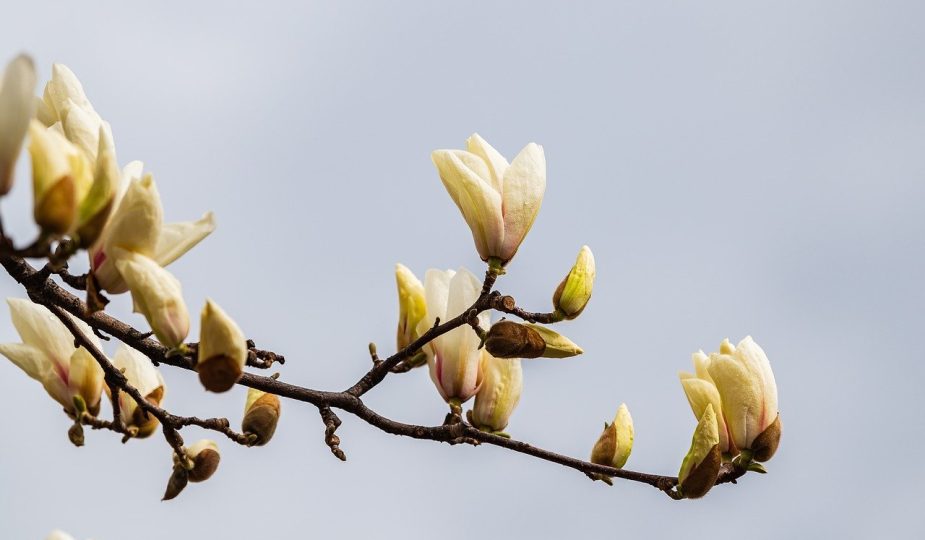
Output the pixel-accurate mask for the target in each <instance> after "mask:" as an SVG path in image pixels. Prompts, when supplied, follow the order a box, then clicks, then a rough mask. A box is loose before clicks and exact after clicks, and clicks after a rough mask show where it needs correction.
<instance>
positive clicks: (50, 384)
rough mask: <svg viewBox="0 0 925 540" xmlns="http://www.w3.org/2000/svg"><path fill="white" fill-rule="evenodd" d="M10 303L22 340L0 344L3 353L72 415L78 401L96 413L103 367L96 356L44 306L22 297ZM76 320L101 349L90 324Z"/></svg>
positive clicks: (92, 341)
mask: <svg viewBox="0 0 925 540" xmlns="http://www.w3.org/2000/svg"><path fill="white" fill-rule="evenodd" d="M7 303H8V304H9V306H10V316H11V318H12V319H13V326H15V327H16V331H17V332H19V335H20V337H21V338H22V341H23V342H22V343H3V344H0V354H3V355H4V356H6V357H7V358H9V359H10V361H12V362H13V363H14V364H16V365H17V366H19V368H20V369H22V370H23V371H25V372H26V374H27V375H29V376H30V377H32V378H33V379H35V380H37V381H39V382H40V383H42V386H44V387H45V391H46V392H48V395H50V396H51V397H52V398H53V399H54V400H55V401H57V402H58V403H60V404H61V406H62V407H64V409H65V410H66V411H67V413H68V414H70V415H71V416H76V414H77V412H78V411H77V404H76V403H75V401H76V402H83V405H84V406H85V407H86V409H87V411H89V412H90V414H92V415H94V416H95V415H96V414H97V413H98V412H99V410H100V396H101V394H102V392H103V369H102V368H101V367H100V366H99V364H98V363H97V362H96V359H94V358H93V356H92V355H91V354H90V352H89V351H87V350H86V349H84V348H83V347H80V348H75V347H74V336H73V335H72V334H71V333H70V331H68V329H67V327H65V326H64V324H63V323H62V322H61V321H60V320H59V319H58V318H57V317H56V316H55V315H54V314H52V313H51V312H50V311H48V309H47V308H45V307H44V306H40V305H38V304H35V303H33V302H31V301H29V300H24V299H20V298H8V299H7ZM68 316H69V315H68ZM74 323H75V324H76V325H77V326H78V327H79V328H80V329H81V331H82V332H83V334H84V336H85V337H86V338H87V339H88V340H90V342H91V343H93V344H94V345H95V346H96V347H97V348H98V349H101V347H100V341H99V339H98V338H97V337H96V336H95V335H94V334H93V331H92V330H90V327H89V326H87V325H86V324H85V323H84V322H83V321H80V320H78V319H74Z"/></svg>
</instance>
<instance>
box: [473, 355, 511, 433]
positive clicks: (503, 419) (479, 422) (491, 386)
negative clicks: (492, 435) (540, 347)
mask: <svg viewBox="0 0 925 540" xmlns="http://www.w3.org/2000/svg"><path fill="white" fill-rule="evenodd" d="M523 386H524V378H523V368H522V367H521V365H520V359H519V358H510V359H508V358H495V357H494V356H492V355H491V354H489V353H488V351H485V350H483V351H482V386H481V388H479V391H478V393H477V394H475V405H473V407H472V414H471V416H470V417H469V421H470V422H471V423H472V425H473V426H475V427H477V428H479V429H481V430H483V431H490V432H499V431H503V430H504V428H506V427H507V424H508V421H509V420H510V418H511V414H512V413H513V412H514V409H515V408H517V404H518V403H520V395H521V393H522V392H523Z"/></svg>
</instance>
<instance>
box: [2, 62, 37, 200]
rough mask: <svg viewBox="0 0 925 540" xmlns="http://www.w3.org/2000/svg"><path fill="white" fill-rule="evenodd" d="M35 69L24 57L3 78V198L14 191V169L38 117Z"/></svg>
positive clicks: (12, 64)
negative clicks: (30, 129) (35, 96)
mask: <svg viewBox="0 0 925 540" xmlns="http://www.w3.org/2000/svg"><path fill="white" fill-rule="evenodd" d="M34 92H35V65H34V64H33V63H32V59H31V58H29V57H28V56H26V55H24V54H20V55H19V56H17V57H16V58H14V59H13V60H11V61H10V63H9V64H7V66H6V69H5V70H4V71H3V73H2V75H0V196H2V195H6V194H7V193H9V191H10V188H12V187H13V169H14V168H15V167H16V161H17V160H18V159H19V152H20V150H22V143H23V139H25V137H26V131H27V130H28V129H29V121H30V120H31V119H32V117H33V116H34V115H35V103H34V100H33V93H34Z"/></svg>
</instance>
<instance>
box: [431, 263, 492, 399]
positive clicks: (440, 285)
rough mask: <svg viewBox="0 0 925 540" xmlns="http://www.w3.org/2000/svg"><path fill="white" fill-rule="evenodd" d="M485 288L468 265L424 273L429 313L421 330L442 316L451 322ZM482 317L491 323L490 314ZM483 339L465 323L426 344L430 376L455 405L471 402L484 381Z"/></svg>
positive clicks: (442, 393)
mask: <svg viewBox="0 0 925 540" xmlns="http://www.w3.org/2000/svg"><path fill="white" fill-rule="evenodd" d="M481 290H482V284H481V283H480V282H479V280H478V279H476V277H475V276H474V275H472V273H471V272H469V271H468V270H466V269H465V268H460V269H459V271H458V272H454V271H452V270H446V271H440V270H428V271H427V273H426V274H425V275H424V296H425V298H426V300H427V316H426V317H424V319H423V320H421V322H420V323H419V325H418V331H419V332H422V333H423V332H424V331H426V330H427V329H428V328H430V327H432V326H433V325H434V321H435V319H436V318H438V317H439V318H440V320H441V321H448V320H450V319H452V318H453V317H456V316H457V315H459V314H461V313H462V312H463V311H465V310H467V309H469V307H470V306H472V304H473V303H474V302H475V301H476V299H478V297H479V294H480V293H481ZM478 320H479V324H480V325H481V326H482V327H485V326H488V323H489V314H488V313H487V312H483V313H481V314H479V316H478ZM479 341H480V340H479V336H477V335H476V334H475V332H473V331H472V329H471V328H469V327H468V326H465V325H464V326H461V327H459V328H454V329H453V330H450V331H449V332H447V333H446V334H443V335H442V336H439V337H437V338H436V339H434V340H433V341H431V342H430V343H428V344H427V345H426V346H425V347H424V351H425V353H426V354H427V364H428V366H429V367H430V377H431V379H433V381H434V384H435V385H436V386H437V391H438V392H440V395H441V396H442V397H443V399H444V400H445V401H446V402H447V403H450V404H451V405H454V404H455V405H459V404H461V403H463V402H465V401H467V400H468V399H469V398H471V397H472V396H474V395H475V393H476V392H478V390H479V386H480V385H481V384H482V377H481V370H480V369H479V364H480V363H481V358H482V356H481V354H482V353H481V351H479Z"/></svg>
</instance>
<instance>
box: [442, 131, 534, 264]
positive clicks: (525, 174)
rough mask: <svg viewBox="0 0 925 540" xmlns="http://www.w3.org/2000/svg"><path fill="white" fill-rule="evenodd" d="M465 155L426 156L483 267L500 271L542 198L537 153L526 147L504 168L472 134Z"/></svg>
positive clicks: (458, 152)
mask: <svg viewBox="0 0 925 540" xmlns="http://www.w3.org/2000/svg"><path fill="white" fill-rule="evenodd" d="M466 148H467V149H466V150H435V151H434V152H433V154H431V159H433V162H434V164H435V165H436V166H437V170H438V171H439V173H440V179H441V180H443V185H444V186H445V187H446V190H447V191H448V192H449V194H450V197H452V198H453V202H455V203H456V206H458V207H459V210H460V211H461V212H462V215H463V217H464V218H465V220H466V223H468V224H469V228H470V229H471V230H472V238H473V239H474V240H475V247H476V249H478V252H479V255H480V256H481V257H482V260H483V261H489V262H492V260H494V262H496V263H497V264H499V265H500V266H504V265H505V264H507V262H508V261H510V260H511V258H512V257H514V254H515V253H517V248H519V247H520V244H521V242H523V240H524V237H525V236H526V235H527V232H528V231H529V230H530V227H532V226H533V221H534V220H535V219H536V215H537V213H538V212H539V211H540V205H541V204H542V202H543V194H544V193H545V192H546V157H545V156H544V154H543V147H542V146H539V145H537V144H535V143H530V144H528V145H527V146H525V147H524V149H523V150H521V151H520V153H519V154H517V157H515V158H514V161H512V162H511V163H510V164H509V163H508V162H507V160H506V159H505V158H504V156H502V155H501V154H500V153H498V151H497V150H495V149H494V148H493V147H492V146H491V145H490V144H488V143H487V142H486V141H485V140H484V139H482V138H481V137H480V136H479V135H478V133H475V134H473V135H472V136H471V137H469V139H468V140H467V141H466Z"/></svg>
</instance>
